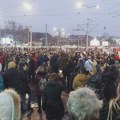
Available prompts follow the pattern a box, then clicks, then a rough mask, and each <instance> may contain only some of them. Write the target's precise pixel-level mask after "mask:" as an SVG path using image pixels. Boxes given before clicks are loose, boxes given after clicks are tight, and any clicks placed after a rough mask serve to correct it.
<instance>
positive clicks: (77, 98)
mask: <svg viewBox="0 0 120 120" xmlns="http://www.w3.org/2000/svg"><path fill="white" fill-rule="evenodd" d="M102 104H103V102H102V101H100V100H99V99H98V98H97V96H96V94H95V93H94V91H93V90H91V89H89V88H87V87H84V88H79V89H77V90H75V91H72V92H71V93H70V95H69V98H68V102H67V106H68V111H69V113H70V114H72V115H73V117H74V118H75V119H76V120H94V119H97V118H98V117H99V109H100V108H101V107H102Z"/></svg>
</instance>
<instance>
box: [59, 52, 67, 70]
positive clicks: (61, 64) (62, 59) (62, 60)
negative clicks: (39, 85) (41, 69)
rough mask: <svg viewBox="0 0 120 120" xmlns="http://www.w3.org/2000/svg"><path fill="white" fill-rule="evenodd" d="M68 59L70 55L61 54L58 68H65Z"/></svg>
mask: <svg viewBox="0 0 120 120" xmlns="http://www.w3.org/2000/svg"><path fill="white" fill-rule="evenodd" d="M67 60H68V56H67V55H66V54H63V55H61V56H59V58H58V61H57V64H58V68H59V69H60V70H65V68H66V64H67Z"/></svg>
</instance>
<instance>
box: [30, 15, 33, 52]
mask: <svg viewBox="0 0 120 120" xmlns="http://www.w3.org/2000/svg"><path fill="white" fill-rule="evenodd" d="M29 29H30V49H31V50H32V44H33V43H32V42H33V41H32V16H31V15H30V27H29Z"/></svg>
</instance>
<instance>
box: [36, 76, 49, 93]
mask: <svg viewBox="0 0 120 120" xmlns="http://www.w3.org/2000/svg"><path fill="white" fill-rule="evenodd" d="M46 84H47V79H46V78H41V77H40V78H39V82H38V88H39V90H40V91H41V92H42V91H43V90H44V88H45V86H46Z"/></svg>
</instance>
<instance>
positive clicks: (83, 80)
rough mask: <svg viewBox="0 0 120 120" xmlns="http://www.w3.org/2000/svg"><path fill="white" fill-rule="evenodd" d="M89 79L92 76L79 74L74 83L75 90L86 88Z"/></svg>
mask: <svg viewBox="0 0 120 120" xmlns="http://www.w3.org/2000/svg"><path fill="white" fill-rule="evenodd" d="M89 79H90V75H85V74H78V75H77V76H76V77H75V79H74V81H73V89H76V88H77V87H85V86H86V84H87V81H88V80H89Z"/></svg>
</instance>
